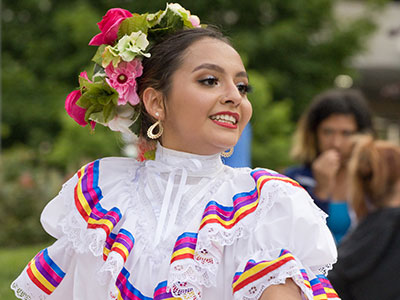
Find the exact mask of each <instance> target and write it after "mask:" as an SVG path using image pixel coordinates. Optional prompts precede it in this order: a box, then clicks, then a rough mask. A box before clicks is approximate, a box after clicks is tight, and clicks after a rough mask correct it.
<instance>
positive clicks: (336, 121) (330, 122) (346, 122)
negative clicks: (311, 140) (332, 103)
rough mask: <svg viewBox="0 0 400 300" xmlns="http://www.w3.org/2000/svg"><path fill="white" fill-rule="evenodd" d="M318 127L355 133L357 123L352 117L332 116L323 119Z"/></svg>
mask: <svg viewBox="0 0 400 300" xmlns="http://www.w3.org/2000/svg"><path fill="white" fill-rule="evenodd" d="M318 127H319V128H321V129H323V128H329V129H337V130H351V131H355V130H356V129H357V122H356V119H355V117H354V116H353V115H348V114H333V115H330V116H329V117H327V118H326V119H324V120H323V121H322V122H321V123H320V124H319V126H318Z"/></svg>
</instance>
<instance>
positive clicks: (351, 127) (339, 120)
mask: <svg viewBox="0 0 400 300" xmlns="http://www.w3.org/2000/svg"><path fill="white" fill-rule="evenodd" d="M356 132H357V122H356V120H355V118H354V116H353V115H347V114H333V115H330V116H329V117H328V118H326V119H325V120H323V121H322V122H321V123H320V124H319V125H318V128H317V140H318V149H319V151H320V152H321V153H322V152H325V151H327V150H335V151H336V152H337V153H338V154H339V156H340V160H341V163H342V164H345V163H346V162H347V160H348V159H349V157H350V154H351V150H352V147H353V140H352V137H353V135H354V134H355V133H356Z"/></svg>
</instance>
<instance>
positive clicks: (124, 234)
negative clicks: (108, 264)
mask: <svg viewBox="0 0 400 300" xmlns="http://www.w3.org/2000/svg"><path fill="white" fill-rule="evenodd" d="M134 244H135V238H134V237H133V235H132V234H131V233H130V232H129V231H128V230H126V229H123V228H121V229H120V230H119V232H118V234H114V233H110V235H109V236H108V237H107V239H106V244H105V246H104V249H103V259H104V260H107V257H108V255H109V254H110V252H111V251H115V252H117V253H119V254H120V255H121V256H122V258H123V259H124V262H126V260H127V258H128V255H129V253H130V252H131V250H132V248H133V245H134Z"/></svg>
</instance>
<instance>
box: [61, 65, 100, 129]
mask: <svg viewBox="0 0 400 300" xmlns="http://www.w3.org/2000/svg"><path fill="white" fill-rule="evenodd" d="M80 76H81V77H83V78H86V79H88V77H87V74H86V72H82V73H81V74H80ZM81 96H82V93H81V91H80V90H75V91H72V92H71V93H69V94H68V96H67V98H66V99H65V110H66V111H67V113H68V115H69V116H70V117H71V118H72V119H74V120H75V122H76V123H78V124H79V125H81V126H83V127H84V126H86V125H87V122H86V121H85V113H86V109H84V108H83V107H80V106H79V105H78V104H76V102H77V101H78V100H79V98H80V97H81ZM95 125H96V122H94V121H90V126H91V127H92V129H94V126H95Z"/></svg>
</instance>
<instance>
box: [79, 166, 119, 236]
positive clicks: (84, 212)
mask: <svg viewBox="0 0 400 300" xmlns="http://www.w3.org/2000/svg"><path fill="white" fill-rule="evenodd" d="M99 165H100V161H99V160H96V161H94V162H92V163H89V164H87V165H86V166H84V167H82V168H81V169H80V170H79V171H78V173H77V175H78V183H77V185H76V186H75V190H74V198H75V206H76V208H77V209H78V211H79V213H80V215H81V216H82V217H83V218H84V219H85V220H86V222H87V223H88V228H102V229H103V230H104V231H105V232H106V234H107V236H108V235H109V234H110V232H111V231H112V229H113V228H114V227H115V225H116V224H117V223H118V222H119V220H120V219H121V218H122V215H121V212H120V210H119V209H118V208H117V207H113V208H112V209H110V210H106V209H104V208H102V207H101V205H100V200H101V199H102V198H103V194H102V191H101V189H100V187H99Z"/></svg>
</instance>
